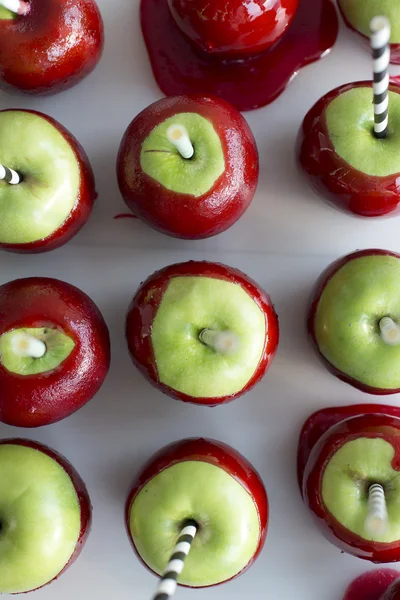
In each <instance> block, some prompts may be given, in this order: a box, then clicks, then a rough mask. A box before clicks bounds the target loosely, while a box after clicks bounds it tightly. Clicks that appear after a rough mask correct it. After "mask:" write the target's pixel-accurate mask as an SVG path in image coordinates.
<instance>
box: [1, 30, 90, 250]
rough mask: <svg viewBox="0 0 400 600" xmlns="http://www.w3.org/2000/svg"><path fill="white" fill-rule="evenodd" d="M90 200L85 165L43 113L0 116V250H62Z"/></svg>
mask: <svg viewBox="0 0 400 600" xmlns="http://www.w3.org/2000/svg"><path fill="white" fill-rule="evenodd" d="M0 28H1V25H0ZM0 45H1V41H0ZM95 198H96V190H95V184H94V177H93V171H92V168H91V166H90V163H89V160H88V158H87V156H86V154H85V151H84V150H83V148H82V147H81V146H80V144H79V142H78V141H77V140H76V139H75V137H74V136H73V135H72V134H71V133H70V132H69V131H67V130H66V129H65V128H64V127H63V126H62V125H61V124H60V123H58V122H57V121H56V120H55V119H52V118H51V117H49V116H48V115H45V114H43V113H39V112H35V111H31V110H20V109H18V110H17V109H12V110H3V111H0V248H3V249H5V250H11V251H14V252H25V253H33V252H47V251H48V250H53V249H55V248H58V247H59V246H62V245H63V244H65V243H66V242H68V241H69V240H70V239H71V238H72V237H73V236H74V235H76V233H78V231H79V230H80V229H81V227H82V226H83V225H84V224H85V223H86V221H87V219H88V218H89V215H90V213H91V211H92V207H93V202H94V200H95Z"/></svg>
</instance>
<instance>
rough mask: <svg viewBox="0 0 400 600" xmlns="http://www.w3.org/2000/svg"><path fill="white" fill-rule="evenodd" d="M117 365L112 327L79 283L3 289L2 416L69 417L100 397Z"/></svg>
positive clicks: (39, 420)
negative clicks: (111, 367) (112, 348)
mask: <svg viewBox="0 0 400 600" xmlns="http://www.w3.org/2000/svg"><path fill="white" fill-rule="evenodd" d="M109 364H110V340H109V334H108V329H107V326H106V324H105V322H104V319H103V317H102V315H101V313H100V311H99V309H98V308H97V306H96V305H95V304H94V302H92V300H91V299H90V298H89V297H88V296H87V295H86V294H84V293H83V292H81V291H80V290H79V289H78V288H76V287H74V286H73V285H70V284H69V283H65V282H63V281H59V280H57V279H50V278H47V277H30V278H27V279H16V280H15V281H11V282H9V283H6V284H4V285H2V286H0V421H2V422H4V423H8V424H9V425H14V426H15V427H41V426H42V425H48V424H50V423H55V422H56V421H60V420H61V419H64V418H65V417H67V416H68V415H70V414H72V413H74V412H75V411H77V410H78V409H79V408H81V407H82V406H83V405H84V404H86V403H87V402H88V401H89V400H90V399H91V398H92V397H93V396H94V395H95V394H96V392H97V391H98V390H99V389H100V387H101V385H102V383H103V381H104V379H105V377H106V375H107V372H108V368H109Z"/></svg>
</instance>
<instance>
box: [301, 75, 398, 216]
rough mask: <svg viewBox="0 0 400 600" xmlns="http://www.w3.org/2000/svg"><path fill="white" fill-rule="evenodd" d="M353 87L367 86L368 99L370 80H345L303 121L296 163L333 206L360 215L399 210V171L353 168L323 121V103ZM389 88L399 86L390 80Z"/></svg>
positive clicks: (324, 117)
mask: <svg viewBox="0 0 400 600" xmlns="http://www.w3.org/2000/svg"><path fill="white" fill-rule="evenodd" d="M357 87H369V88H371V102H372V83H371V81H358V82H357V83H348V84H346V85H342V86H340V87H338V88H335V89H334V90H332V91H331V92H329V93H328V94H325V96H323V97H322V98H320V100H318V102H317V103H316V104H314V106H313V107H312V108H311V110H310V111H309V112H308V113H307V115H306V117H305V119H304V121H303V125H302V127H301V129H300V132H299V135H298V140H297V155H298V160H299V163H300V167H301V168H302V169H303V171H304V172H305V174H306V175H307V177H308V179H309V181H310V183H311V185H312V187H313V188H314V190H315V191H316V192H317V193H320V194H322V195H323V196H324V197H326V198H327V199H328V200H329V201H330V202H331V203H332V204H333V205H334V206H335V207H339V208H342V209H344V210H345V211H347V212H350V213H353V214H356V215H359V216H363V217H379V216H383V215H386V214H388V213H391V212H393V211H396V212H398V211H399V209H398V204H399V202H400V173H395V174H393V175H389V176H387V177H375V176H372V175H367V174H366V173H363V172H362V171H358V170H357V169H354V167H352V166H351V165H349V163H347V162H346V161H345V160H343V159H342V158H341V157H340V156H339V155H338V154H336V152H335V148H334V146H333V143H332V141H331V139H330V137H329V133H328V128H327V124H326V108H327V106H328V105H329V104H330V103H331V102H332V101H333V100H334V99H335V98H337V97H338V96H339V95H340V94H343V93H344V92H347V91H349V90H351V89H353V88H357ZM389 89H390V91H392V92H394V93H396V94H399V93H400V87H399V86H398V85H395V84H393V83H392V84H391V85H390V86H389ZM371 135H373V133H372V130H371ZM383 143H384V142H383Z"/></svg>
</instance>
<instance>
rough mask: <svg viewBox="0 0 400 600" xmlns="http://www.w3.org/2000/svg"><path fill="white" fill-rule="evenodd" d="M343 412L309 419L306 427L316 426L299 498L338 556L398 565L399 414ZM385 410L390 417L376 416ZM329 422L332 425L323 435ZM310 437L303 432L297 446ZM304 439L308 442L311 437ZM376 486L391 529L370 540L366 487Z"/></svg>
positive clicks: (371, 410) (351, 409)
mask: <svg viewBox="0 0 400 600" xmlns="http://www.w3.org/2000/svg"><path fill="white" fill-rule="evenodd" d="M347 408H348V409H349V410H347V411H342V410H341V409H340V408H339V409H327V410H325V411H324V414H322V411H320V413H317V414H316V415H313V417H311V418H310V419H309V422H308V424H309V426H310V427H311V428H312V427H313V423H314V426H316V429H315V428H314V430H313V434H312V436H314V439H313V442H312V444H311V445H312V446H313V447H312V449H311V451H310V453H309V456H308V459H307V461H306V463H305V468H304V471H303V474H301V473H300V476H301V477H300V481H301V485H302V492H303V497H304V500H305V502H306V504H308V506H309V508H310V510H311V512H312V514H313V516H314V517H315V519H316V522H317V524H318V526H319V528H320V529H321V531H322V532H323V534H324V535H325V536H326V537H327V538H328V539H329V540H330V541H332V542H333V543H334V544H335V545H336V546H338V547H339V548H340V549H341V550H343V551H345V552H348V553H350V554H353V555H355V556H358V557H359V558H364V559H367V560H371V561H373V562H376V563H382V562H397V561H399V560H400V501H399V497H400V494H399V492H400V418H399V416H398V414H399V411H398V409H394V410H392V408H391V407H384V406H378V405H375V406H373V407H367V410H366V412H365V413H363V412H360V411H362V410H363V407H362V406H355V407H347ZM386 409H387V413H388V414H385V412H380V413H379V412H374V410H382V411H386ZM342 413H343V414H342ZM345 413H348V414H349V415H350V414H352V413H353V415H352V416H348V415H347V414H345ZM341 415H342V416H341ZM396 415H397V416H396ZM318 417H319V421H318ZM343 417H344V418H343ZM311 421H313V423H311ZM329 421H330V422H331V423H334V424H333V425H331V426H330V427H329V426H327V428H326V429H325V425H327V424H328V423H329ZM318 422H319V423H320V425H319V426H318ZM324 423H325V425H324ZM321 424H322V427H321ZM318 427H320V431H321V433H322V431H323V430H325V431H324V432H323V433H322V435H321V436H320V437H319V439H317V438H316V435H318ZM310 432H311V430H310V429H309V430H307V432H305V430H304V429H303V432H302V436H301V441H303V442H305V441H306V440H305V438H307V437H308V433H310ZM308 439H309V441H311V437H308ZM316 439H317V441H316ZM375 483H379V484H380V485H381V486H382V487H383V488H384V490H385V497H386V504H387V511H388V520H389V527H388V529H387V531H386V532H385V533H384V534H381V535H375V536H371V535H370V534H369V533H367V531H365V527H364V524H365V519H366V517H367V505H368V491H369V487H370V486H371V485H373V484H375Z"/></svg>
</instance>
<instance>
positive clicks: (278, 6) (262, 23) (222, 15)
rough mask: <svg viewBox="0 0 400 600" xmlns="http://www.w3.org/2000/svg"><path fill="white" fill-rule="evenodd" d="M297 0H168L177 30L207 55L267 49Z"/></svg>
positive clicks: (287, 22)
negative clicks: (211, 0)
mask: <svg viewBox="0 0 400 600" xmlns="http://www.w3.org/2000/svg"><path fill="white" fill-rule="evenodd" d="M298 4H299V0H273V1H272V2H265V0H214V1H213V2H210V0H168V5H169V8H170V10H171V12H172V15H173V17H174V19H175V21H176V22H177V24H178V25H179V27H180V28H181V30H182V31H183V32H184V33H185V34H186V35H187V36H188V37H189V38H190V39H192V40H193V41H194V42H195V43H196V44H197V45H198V46H199V47H200V48H201V49H202V50H203V51H205V52H209V53H210V54H214V53H215V54H223V55H224V57H229V56H246V55H249V54H256V53H257V52H261V51H263V50H266V49H267V48H269V47H270V46H271V45H272V44H274V43H275V42H276V41H277V40H278V39H279V38H280V37H281V36H282V35H283V34H284V33H285V31H286V30H287V28H288V27H289V25H290V24H291V22H292V21H293V18H294V15H295V13H296V10H297V7H298Z"/></svg>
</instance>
